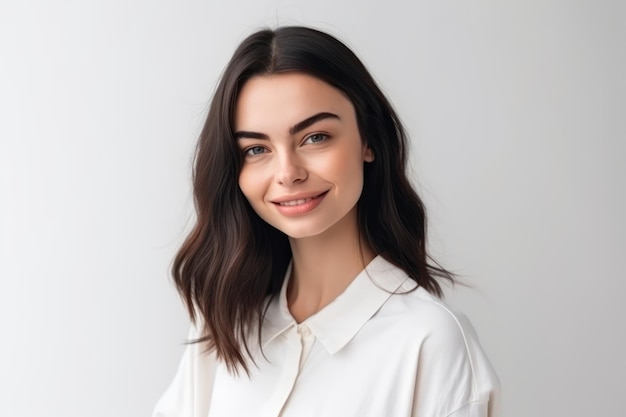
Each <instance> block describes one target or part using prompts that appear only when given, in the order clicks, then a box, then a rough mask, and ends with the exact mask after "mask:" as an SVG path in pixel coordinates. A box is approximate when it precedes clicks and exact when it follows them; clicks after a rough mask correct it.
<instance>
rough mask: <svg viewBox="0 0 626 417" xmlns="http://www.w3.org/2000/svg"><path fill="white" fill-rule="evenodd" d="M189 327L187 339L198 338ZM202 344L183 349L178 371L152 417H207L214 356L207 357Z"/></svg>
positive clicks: (213, 372)
mask: <svg viewBox="0 0 626 417" xmlns="http://www.w3.org/2000/svg"><path fill="white" fill-rule="evenodd" d="M198 334H199V333H198V330H197V327H196V326H194V325H192V326H191V330H190V331H189V338H190V340H191V339H196V338H197V337H198ZM204 347H205V345H204V344H203V343H191V344H189V345H187V347H186V348H185V352H184V354H183V357H182V360H181V361H180V365H179V366H178V371H177V372H176V376H175V377H174V380H173V381H172V382H171V384H170V385H169V387H168V388H167V390H166V391H165V393H164V394H163V395H162V396H161V398H160V399H159V401H158V402H157V404H156V406H155V408H154V411H153V412H152V417H206V416H207V415H208V412H209V405H210V401H211V393H212V391H213V381H214V379H215V365H216V361H215V355H214V354H213V353H206V352H205V349H204Z"/></svg>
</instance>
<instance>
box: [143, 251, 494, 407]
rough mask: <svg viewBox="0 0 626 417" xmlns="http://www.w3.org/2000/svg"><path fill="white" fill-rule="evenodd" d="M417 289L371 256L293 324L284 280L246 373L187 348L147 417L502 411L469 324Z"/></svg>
mask: <svg viewBox="0 0 626 417" xmlns="http://www.w3.org/2000/svg"><path fill="white" fill-rule="evenodd" d="M286 276H287V277H289V276H290V271H287V275H286ZM415 285H416V284H415V281H413V280H411V279H409V278H408V277H407V275H406V274H405V273H404V272H403V271H402V270H401V269H399V268H397V267H395V266H394V265H392V264H390V263H389V262H387V261H386V260H385V259H383V258H382V257H381V256H377V257H376V258H375V259H374V260H373V261H372V262H371V263H370V264H369V265H368V266H367V267H366V268H365V270H363V271H362V272H361V273H360V274H359V275H358V276H357V277H356V278H355V279H354V281H353V282H352V283H351V284H350V285H349V287H348V288H347V289H346V290H345V291H344V292H343V293H342V294H341V295H340V296H339V297H337V298H336V299H335V300H334V301H333V302H332V303H330V304H329V305H327V306H326V307H324V308H323V309H322V310H320V311H319V312H317V313H316V314H314V315H312V316H311V317H309V318H308V319H306V320H305V321H304V322H302V323H300V324H298V323H297V322H296V321H295V320H294V319H293V317H292V316H291V314H290V313H289V310H288V308H287V299H286V288H287V279H285V282H284V283H283V287H282V290H281V293H280V296H279V297H276V298H275V299H274V300H273V302H272V303H271V304H270V306H269V309H268V311H267V314H266V316H265V320H264V323H263V329H262V330H263V331H262V336H261V337H262V347H263V353H261V351H260V350H259V349H258V342H257V341H253V342H252V343H250V347H251V348H252V354H253V357H254V360H255V361H256V365H257V366H256V367H255V366H254V365H251V367H250V368H251V374H250V377H248V376H247V375H246V374H245V372H241V373H240V375H239V376H236V375H231V374H229V373H228V371H227V370H226V366H225V365H224V364H223V363H222V362H221V361H218V360H216V359H215V357H214V355H207V354H204V353H202V352H203V348H204V346H203V345H201V344H192V345H189V346H188V347H187V349H186V351H185V354H184V356H183V359H182V362H181V364H180V367H179V369H178V372H177V374H176V377H175V378H174V381H173V382H172V384H171V385H170V387H169V388H168V390H167V391H166V392H165V394H164V395H163V396H162V398H161V399H160V400H159V402H158V404H157V406H156V408H155V410H154V414H153V417H238V416H255V417H257V416H258V417H306V416H341V417H351V416H355V417H356V416H359V417H366V416H376V417H382V416H384V417H410V416H411V417H497V416H499V399H500V398H499V397H500V390H499V382H498V378H497V376H496V374H495V373H494V371H493V369H492V367H491V365H490V364H489V361H488V360H487V358H486V356H485V354H484V352H483V350H482V349H481V347H480V345H479V343H478V338H477V336H476V333H475V332H474V329H473V328H472V326H471V324H470V323H469V322H468V320H467V319H466V318H465V316H463V315H462V314H459V313H456V312H453V311H452V310H451V309H450V308H449V307H447V306H446V305H444V304H443V303H442V302H441V301H440V300H439V299H438V298H436V297H434V296H432V295H430V294H429V293H428V292H426V291H425V290H424V289H422V288H421V287H420V288H418V289H417V290H415V291H412V292H409V293H406V292H407V291H409V290H411V289H413V288H414V287H415ZM403 293H404V294H403ZM196 336H197V332H196V330H195V329H192V335H191V337H196ZM263 354H264V355H265V357H264V356H263Z"/></svg>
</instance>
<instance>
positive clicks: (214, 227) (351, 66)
mask: <svg viewBox="0 0 626 417" xmlns="http://www.w3.org/2000/svg"><path fill="white" fill-rule="evenodd" d="M294 71H297V72H300V73H306V74H308V75H311V76H313V77H316V78H318V79H320V80H323V81H324V82H326V83H328V84H329V85H331V86H333V87H335V88H337V89H338V90H340V91H342V92H343V94H345V95H346V97H348V98H349V100H350V101H351V102H352V104H353V106H354V109H355V111H356V118H357V124H358V128H359V132H360V134H361V138H362V140H363V141H364V142H365V143H367V145H368V146H369V147H370V148H371V149H372V151H373V153H374V155H375V156H376V158H375V159H374V161H373V162H371V163H367V164H365V167H364V174H363V175H364V185H363V191H362V194H361V197H360V199H359V201H358V203H357V211H358V223H359V229H360V233H361V236H362V238H363V239H364V240H365V241H366V242H367V243H368V244H369V245H370V247H371V248H372V249H373V250H374V252H375V253H377V254H379V255H381V256H382V257H384V258H385V259H386V260H387V261H389V262H391V263H392V264H394V265H396V266H398V267H399V268H401V269H402V270H404V271H405V272H406V273H407V274H408V275H409V276H410V277H411V278H412V279H413V280H415V281H416V282H417V284H419V286H421V287H423V288H424V289H426V290H427V291H429V292H431V293H433V294H436V295H438V296H440V295H441V293H442V291H441V286H440V285H439V283H438V282H437V278H444V279H446V280H449V281H452V282H454V278H453V276H452V274H451V273H449V272H448V271H446V270H445V269H443V268H442V267H441V266H439V265H438V264H437V263H436V262H434V261H432V259H431V258H430V257H429V256H428V254H427V251H426V214H425V209H424V205H423V203H422V201H421V200H420V198H419V197H418V195H417V193H416V192H415V190H414V189H413V187H412V186H411V184H410V182H409V180H408V178H407V176H406V172H405V168H406V163H407V138H406V134H405V131H404V128H403V127H402V124H401V123H400V120H399V119H398V117H397V115H396V113H395V111H394V110H393V108H392V106H391V105H390V103H389V101H388V100H387V99H386V98H385V96H384V95H383V93H382V92H381V90H380V88H379V87H378V86H377V85H376V83H375V81H374V79H373V78H372V77H371V75H370V74H369V73H368V71H367V69H366V68H365V66H364V65H363V64H362V63H361V61H360V60H359V59H358V58H357V57H356V55H355V54H354V53H353V52H352V51H351V50H350V49H349V48H348V47H346V46H345V45H344V44H343V43H342V42H340V41H339V40H337V39H336V38H334V37H332V36H330V35H328V34H326V33H323V32H320V31H318V30H315V29H311V28H306V27H281V28H278V29H275V30H270V29H265V30H261V31H258V32H256V33H253V34H252V35H250V36H249V37H247V38H246V39H245V40H244V41H243V42H242V43H241V44H240V45H239V47H238V48H237V49H236V51H235V53H234V55H233V57H232V58H231V60H230V62H229V63H228V65H227V66H226V68H225V70H224V72H223V74H222V77H221V80H220V81H219V84H218V86H217V89H216V90H215V93H214V96H213V99H212V102H211V105H210V108H209V112H208V115H207V118H206V122H205V124H204V127H203V129H202V132H201V134H200V138H199V141H198V144H197V148H196V153H195V158H194V168H193V192H194V201H195V208H196V212H197V220H196V223H195V226H194V227H193V230H192V231H191V233H190V234H189V236H188V237H187V239H186V240H185V242H184V244H183V245H182V247H181V248H180V250H179V252H178V254H177V255H176V258H175V260H174V264H173V267H172V273H173V277H174V282H175V283H176V286H177V288H178V291H179V292H180V294H181V296H182V298H183V300H184V302H185V304H186V306H187V308H188V311H189V314H190V317H191V319H192V321H194V322H196V323H198V322H200V323H202V330H203V337H201V338H199V339H198V340H196V341H195V342H207V349H208V350H211V351H215V353H216V355H217V357H218V358H219V359H220V360H222V361H223V362H224V363H225V364H226V366H227V368H228V369H229V371H231V372H235V373H237V372H238V371H239V369H243V370H244V371H245V372H246V373H248V371H249V362H250V358H251V354H250V350H249V348H250V346H249V343H248V340H249V336H250V332H251V331H252V330H251V329H254V328H256V329H258V332H259V334H258V336H259V340H260V332H261V323H262V321H263V317H264V314H265V308H266V307H267V305H268V300H269V299H271V298H272V297H274V296H276V295H277V294H278V293H279V292H280V288H281V285H282V282H283V279H284V276H285V273H286V270H287V267H288V264H289V262H290V260H291V249H290V247H289V242H288V238H287V236H286V235H285V234H283V233H282V232H280V231H279V230H277V229H275V228H273V227H272V226H270V225H268V224H267V223H266V222H265V221H263V220H262V219H261V218H260V217H259V216H258V215H257V214H256V213H255V212H254V210H253V209H252V208H251V206H250V204H249V203H248V201H247V200H246V198H245V197H244V195H243V194H242V192H241V190H240V189H239V185H238V177H239V172H240V169H241V165H242V161H243V155H242V152H241V150H240V148H239V146H238V144H237V141H236V139H235V136H234V131H233V120H234V112H235V104H236V101H237V97H238V92H239V91H241V88H242V86H243V85H244V83H245V82H246V81H247V80H249V79H250V78H251V77H255V76H259V75H269V74H280V73H286V72H294Z"/></svg>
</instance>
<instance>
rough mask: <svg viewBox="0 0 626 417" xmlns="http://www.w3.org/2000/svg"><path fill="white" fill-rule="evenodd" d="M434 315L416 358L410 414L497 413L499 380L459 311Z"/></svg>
mask: <svg viewBox="0 0 626 417" xmlns="http://www.w3.org/2000/svg"><path fill="white" fill-rule="evenodd" d="M448 313H449V314H447V315H441V316H439V317H437V319H436V323H434V326H433V327H432V330H431V332H430V334H429V335H428V337H427V338H425V339H424V341H423V343H422V346H421V349H420V353H419V359H418V368H417V369H418V372H417V376H416V381H415V396H414V401H413V413H412V417H440V416H446V417H499V415H500V413H499V396H500V394H499V391H500V383H499V381H498V378H497V376H496V374H495V372H494V371H493V368H492V367H491V364H490V363H489V361H488V359H487V357H486V355H485V353H484V352H483V350H482V348H481V346H480V344H479V343H478V337H477V335H476V333H475V331H474V329H473V327H472V325H471V324H470V323H469V321H468V320H467V319H466V318H465V316H463V315H462V314H458V313H457V314H455V313H452V312H450V311H448Z"/></svg>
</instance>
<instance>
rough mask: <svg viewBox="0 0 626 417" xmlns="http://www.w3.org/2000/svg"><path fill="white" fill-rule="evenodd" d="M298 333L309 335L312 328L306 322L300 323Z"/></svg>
mask: <svg viewBox="0 0 626 417" xmlns="http://www.w3.org/2000/svg"><path fill="white" fill-rule="evenodd" d="M298 333H299V334H300V335H302V336H308V335H310V334H311V330H310V329H309V328H308V327H307V326H306V325H304V324H300V325H298Z"/></svg>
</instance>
